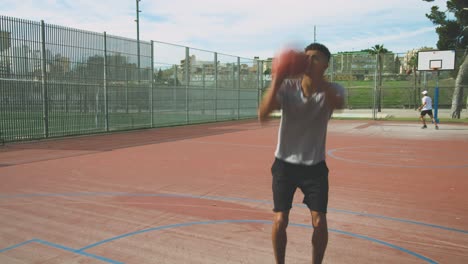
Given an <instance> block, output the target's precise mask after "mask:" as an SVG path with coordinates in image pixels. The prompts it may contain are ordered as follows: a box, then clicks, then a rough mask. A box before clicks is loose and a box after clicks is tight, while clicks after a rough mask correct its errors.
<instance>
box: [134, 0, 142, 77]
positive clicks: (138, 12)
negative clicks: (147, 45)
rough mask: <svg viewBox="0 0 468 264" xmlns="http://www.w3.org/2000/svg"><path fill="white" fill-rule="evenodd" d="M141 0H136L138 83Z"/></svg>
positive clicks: (138, 70) (138, 71)
mask: <svg viewBox="0 0 468 264" xmlns="http://www.w3.org/2000/svg"><path fill="white" fill-rule="evenodd" d="M140 1H141V0H136V20H135V22H136V24H137V73H138V83H140V12H141V10H140V7H139V2H140Z"/></svg>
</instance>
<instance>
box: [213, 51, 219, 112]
mask: <svg viewBox="0 0 468 264" xmlns="http://www.w3.org/2000/svg"><path fill="white" fill-rule="evenodd" d="M214 78H215V79H214V81H215V121H218V53H217V52H215V53H214Z"/></svg>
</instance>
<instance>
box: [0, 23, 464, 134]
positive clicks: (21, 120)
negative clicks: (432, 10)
mask: <svg viewBox="0 0 468 264" xmlns="http://www.w3.org/2000/svg"><path fill="white" fill-rule="evenodd" d="M138 44H139V46H140V49H138ZM138 50H139V54H138ZM463 54H464V53H463V51H457V52H456V63H457V65H456V68H458V67H459V66H460V64H461V63H462V61H463V60H462V57H463ZM138 58H139V60H138ZM415 59H417V56H416V52H415V51H414V50H413V51H410V52H408V53H391V52H390V53H386V54H382V56H381V59H378V56H377V55H371V54H369V53H363V52H349V53H338V54H334V55H333V56H332V58H331V60H330V67H329V68H328V70H327V73H326V74H327V77H328V79H329V80H330V81H333V82H338V83H340V84H342V85H343V86H344V87H345V88H346V94H347V98H346V99H347V100H346V106H347V108H348V109H372V110H373V111H374V112H375V111H379V110H380V109H382V108H387V109H388V108H398V109H405V108H406V109H415V108H416V107H417V106H418V105H419V104H420V98H421V91H422V90H428V91H429V92H430V93H431V94H434V93H433V92H434V88H435V87H436V86H438V87H439V88H440V89H439V93H440V94H439V98H438V99H439V100H438V105H439V108H450V106H451V103H452V94H453V92H454V87H455V78H456V71H441V72H439V73H435V72H418V71H416V70H415V69H416V68H415V64H416V63H415V62H416V60H415ZM138 65H139V67H138ZM270 72H271V61H261V60H257V59H246V58H241V57H237V56H231V55H225V54H220V53H217V52H212V51H205V50H200V49H194V48H188V47H185V46H179V45H174V44H169V43H164V42H158V41H150V42H147V41H140V42H137V41H136V40H133V39H127V38H122V37H117V36H110V35H107V34H106V33H105V32H104V33H95V32H88V31H83V30H77V29H72V28H65V27H61V26H56V25H50V24H46V23H44V22H34V21H28V20H22V19H17V18H11V17H4V16H0V133H1V134H0V141H2V140H4V141H19V140H29V139H39V138H48V137H60V136H67V135H79V134H89V133H99V132H108V131H115V130H127V129H137V128H150V127H161V126H170V125H183V124H193V123H201V122H214V121H223V120H237V119H242V118H253V117H255V116H256V112H257V108H258V104H259V101H260V98H261V95H262V92H264V91H265V89H266V88H267V87H268V86H269V84H270V81H271V75H270V74H269V73H270ZM466 97H467V95H466V94H465V95H464V97H463V102H466V101H467V100H466Z"/></svg>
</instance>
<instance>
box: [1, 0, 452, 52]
mask: <svg viewBox="0 0 468 264" xmlns="http://www.w3.org/2000/svg"><path fill="white" fill-rule="evenodd" d="M139 5H140V10H141V11H142V12H141V13H140V39H141V40H146V41H150V40H154V41H160V42H167V43H173V44H178V45H182V46H188V47H191V48H197V49H202V50H209V51H216V52H219V53H223V54H230V55H235V56H240V57H244V58H253V57H255V56H258V57H260V59H267V58H269V57H273V56H274V55H275V53H277V52H278V50H280V49H281V48H284V47H286V46H291V45H293V46H295V47H301V48H303V47H305V46H307V44H309V43H312V42H314V26H315V29H316V34H315V40H316V41H317V42H320V43H323V44H325V45H326V46H327V47H328V48H329V49H330V51H331V52H332V53H338V52H346V51H359V50H362V49H367V48H370V47H372V46H374V45H376V44H383V45H384V47H385V48H387V49H388V50H390V51H393V52H401V53H404V52H407V51H408V50H411V49H414V48H420V47H433V48H435V47H436V43H437V39H438V36H437V34H436V32H435V26H434V25H433V24H432V22H431V21H429V19H428V18H427V17H426V16H425V14H426V13H429V12H430V9H431V6H433V5H438V6H440V7H441V10H445V6H446V0H435V1H434V2H432V3H428V2H425V1H422V0H387V1H384V0H325V1H323V0H322V1H317V0H307V1H306V0H288V1H283V0H276V1H275V0H236V1H232V0H165V1H160V0H141V1H140V2H139ZM0 15H3V16H10V17H16V18H22V19H27V20H32V21H40V20H44V22H45V23H48V24H55V25H60V26H66V27H71V28H77V29H83V30H87V31H94V32H104V31H106V32H107V34H111V35H116V36H122V37H127V38H132V39H136V38H137V37H136V36H137V33H136V32H137V30H136V22H135V19H136V0H80V1H76V0H0Z"/></svg>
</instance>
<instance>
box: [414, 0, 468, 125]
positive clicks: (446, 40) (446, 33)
mask: <svg viewBox="0 0 468 264" xmlns="http://www.w3.org/2000/svg"><path fill="white" fill-rule="evenodd" d="M423 1H425V2H434V0H423ZM465 8H468V1H467V0H449V1H447V10H446V11H440V10H439V7H438V6H432V8H431V13H430V14H426V17H427V18H429V20H431V21H432V23H433V24H434V25H437V28H436V32H437V34H438V35H439V40H438V41H437V48H438V49H440V50H447V49H464V50H465V53H464V55H463V57H462V60H461V61H462V63H461V65H460V67H459V68H458V69H457V70H458V72H457V73H456V75H457V77H456V79H455V89H454V91H453V96H452V108H451V112H452V118H458V119H459V118H460V113H461V110H462V105H463V89H464V87H466V86H467V84H468V56H467V55H468V10H466V9H465ZM447 14H451V16H450V17H449V16H448V15H447ZM467 104H468V103H467ZM467 108H468V105H467Z"/></svg>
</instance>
